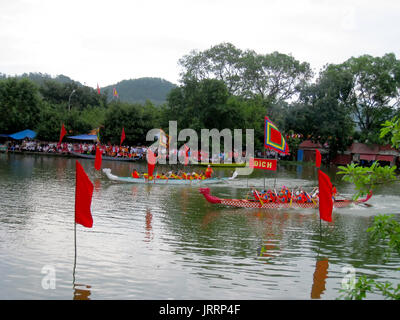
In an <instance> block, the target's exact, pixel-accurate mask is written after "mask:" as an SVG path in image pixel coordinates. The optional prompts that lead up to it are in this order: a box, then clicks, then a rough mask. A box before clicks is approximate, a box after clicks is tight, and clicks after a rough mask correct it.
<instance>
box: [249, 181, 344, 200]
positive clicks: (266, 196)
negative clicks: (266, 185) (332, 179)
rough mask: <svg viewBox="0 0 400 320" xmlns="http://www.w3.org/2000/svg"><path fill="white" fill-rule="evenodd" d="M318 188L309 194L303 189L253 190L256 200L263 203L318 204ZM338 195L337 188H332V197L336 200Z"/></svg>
mask: <svg viewBox="0 0 400 320" xmlns="http://www.w3.org/2000/svg"><path fill="white" fill-rule="evenodd" d="M318 193H319V192H318V187H315V188H314V189H313V190H312V191H311V192H307V191H305V190H303V189H296V190H290V189H289V188H287V187H285V186H283V187H282V188H281V189H280V190H279V192H277V191H276V190H261V191H257V190H253V195H254V198H255V200H257V201H262V202H273V203H292V202H296V203H312V202H314V203H316V202H318ZM336 195H337V190H336V187H335V186H334V185H333V186H332V196H333V200H335V196H336Z"/></svg>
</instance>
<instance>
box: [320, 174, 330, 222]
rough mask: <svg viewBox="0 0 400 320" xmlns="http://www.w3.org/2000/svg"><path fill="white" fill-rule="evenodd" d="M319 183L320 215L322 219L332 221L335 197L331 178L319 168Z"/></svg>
mask: <svg viewBox="0 0 400 320" xmlns="http://www.w3.org/2000/svg"><path fill="white" fill-rule="evenodd" d="M318 185H319V216H320V218H321V219H322V220H325V221H328V222H331V221H332V210H333V199H332V183H331V179H329V177H328V176H327V175H326V174H325V173H323V172H322V171H321V170H318Z"/></svg>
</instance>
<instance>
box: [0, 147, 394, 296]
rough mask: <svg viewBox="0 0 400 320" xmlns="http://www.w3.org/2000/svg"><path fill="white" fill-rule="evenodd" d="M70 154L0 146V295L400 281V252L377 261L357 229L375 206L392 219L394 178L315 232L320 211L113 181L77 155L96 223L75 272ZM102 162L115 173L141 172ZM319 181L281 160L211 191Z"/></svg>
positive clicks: (235, 193)
mask: <svg viewBox="0 0 400 320" xmlns="http://www.w3.org/2000/svg"><path fill="white" fill-rule="evenodd" d="M75 161H76V159H71V158H62V157H51V156H34V155H19V154H4V153H2V154H0V194H1V206H0V288H1V290H0V299H157V300H158V299H161V300H164V299H200V300H201V299H252V300H265V299H336V298H338V297H339V296H340V292H339V289H340V288H341V284H342V281H343V279H346V277H349V275H350V273H348V271H346V270H354V272H355V275H356V277H357V276H359V275H361V274H365V275H369V276H371V277H373V278H374V279H377V280H382V281H385V280H389V281H392V282H394V283H398V282H399V272H400V271H396V269H397V268H398V267H399V266H400V259H399V258H397V257H393V258H391V259H390V260H389V261H388V262H384V248H382V247H381V246H379V245H378V244H376V243H374V242H373V241H372V240H371V239H370V237H369V236H368V234H367V232H366V229H367V228H368V227H369V226H371V224H372V222H373V219H374V216H376V215H377V214H381V213H390V214H395V215H396V218H398V217H399V216H400V215H399V213H400V209H399V207H398V204H399V202H400V191H399V189H398V188H396V187H395V186H391V187H389V186H387V187H383V188H381V189H380V190H377V192H376V194H375V195H374V196H373V197H372V199H371V200H370V201H369V203H370V204H371V205H372V207H369V208H366V207H364V206H357V205H353V206H350V207H348V208H341V209H334V212H333V222H332V223H326V222H322V230H321V228H320V221H319V215H318V210H311V209H308V210H307V209H287V210H258V209H231V208H224V207H219V206H218V205H212V204H210V203H207V202H206V201H205V199H204V198H203V196H202V195H201V194H200V193H199V191H198V187H194V186H171V185H170V186H158V185H151V186H149V185H133V184H120V183H115V182H111V181H109V180H108V179H107V178H106V176H105V175H104V174H103V173H101V172H97V171H95V170H94V166H93V164H94V161H93V160H86V159H80V160H79V161H80V163H81V164H82V165H83V167H84V169H85V170H86V172H87V174H88V176H89V178H90V179H91V181H92V182H93V184H94V193H93V200H92V215H93V220H94V225H93V228H91V229H88V228H85V227H83V226H81V225H77V263H76V271H75V278H74V277H73V269H74V201H75V200H74V199H75ZM105 167H109V168H111V169H112V172H113V173H114V174H117V175H120V176H128V175H129V174H130V172H131V171H132V169H133V168H137V169H139V170H142V171H143V170H145V164H143V163H123V162H110V161H108V162H107V161H103V168H105ZM164 169H165V168H164ZM323 170H324V171H325V172H327V173H328V174H329V175H330V176H331V179H332V182H333V183H336V185H337V188H338V191H339V192H340V193H341V194H343V195H346V196H349V197H350V196H351V195H352V194H353V192H354V190H353V188H352V186H351V185H350V184H347V183H343V182H341V181H340V177H338V176H335V170H334V169H326V168H323ZM232 171H233V170H232V169H216V170H215V172H216V175H218V176H229V175H231V173H232ZM316 178H317V176H316V170H315V168H313V167H310V166H296V165H285V166H283V165H280V166H279V168H278V172H277V173H274V172H263V171H262V172H261V171H257V172H254V173H253V174H252V175H251V176H250V177H249V178H244V177H240V179H238V180H235V181H233V182H232V183H231V184H229V185H226V184H222V185H213V186H211V187H210V189H211V193H212V194H214V195H216V196H219V197H225V198H240V197H245V196H246V193H247V191H248V190H249V189H248V186H257V187H260V188H263V187H264V183H265V185H266V187H267V188H268V187H272V186H273V185H274V184H276V186H277V187H278V186H281V185H286V186H289V187H295V186H306V187H309V188H311V187H313V186H315V185H316ZM346 268H348V269H346ZM352 268H353V269H352ZM49 279H54V281H53V282H51V281H48V280H49ZM368 298H371V299H380V297H379V296H375V295H369V296H368Z"/></svg>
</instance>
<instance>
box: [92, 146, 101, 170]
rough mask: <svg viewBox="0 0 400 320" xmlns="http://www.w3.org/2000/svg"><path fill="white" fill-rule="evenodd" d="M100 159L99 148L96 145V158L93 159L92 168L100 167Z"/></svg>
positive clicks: (97, 168)
mask: <svg viewBox="0 0 400 320" xmlns="http://www.w3.org/2000/svg"><path fill="white" fill-rule="evenodd" d="M101 160H102V154H101V150H100V148H99V147H98V146H97V147H96V158H95V160H94V168H95V169H96V170H100V169H101Z"/></svg>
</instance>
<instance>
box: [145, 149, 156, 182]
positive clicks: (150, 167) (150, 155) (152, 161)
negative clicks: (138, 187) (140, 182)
mask: <svg viewBox="0 0 400 320" xmlns="http://www.w3.org/2000/svg"><path fill="white" fill-rule="evenodd" d="M156 160H157V158H156V155H155V154H154V152H153V151H151V150H150V149H148V150H147V173H148V175H149V178H150V177H152V176H153V172H154V167H155V166H156Z"/></svg>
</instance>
